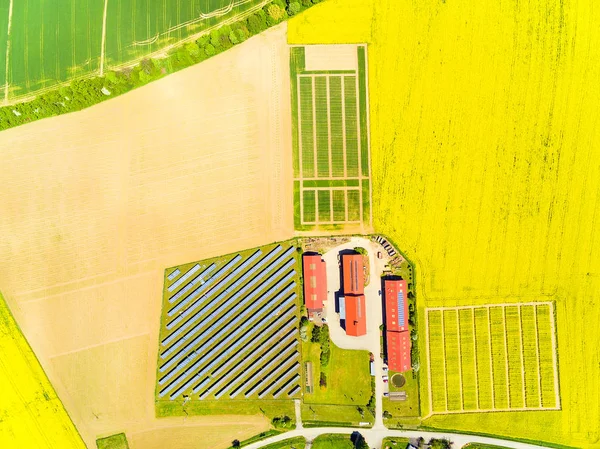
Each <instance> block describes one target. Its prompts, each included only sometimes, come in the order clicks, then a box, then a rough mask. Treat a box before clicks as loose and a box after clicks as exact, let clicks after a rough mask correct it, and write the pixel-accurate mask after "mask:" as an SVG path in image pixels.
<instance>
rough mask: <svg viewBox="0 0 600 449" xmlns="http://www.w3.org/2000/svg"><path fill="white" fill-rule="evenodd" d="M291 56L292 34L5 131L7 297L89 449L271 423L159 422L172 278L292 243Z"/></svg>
mask: <svg viewBox="0 0 600 449" xmlns="http://www.w3.org/2000/svg"><path fill="white" fill-rule="evenodd" d="M288 55H289V52H288V48H287V45H286V25H285V24H283V25H281V26H279V27H276V28H275V29H272V30H271V31H268V32H266V33H264V34H262V35H260V36H257V37H254V38H252V39H250V40H249V41H247V42H246V43H244V44H243V45H240V46H237V47H236V48H234V49H232V50H230V51H228V52H227V53H226V54H223V55H219V56H217V57H215V58H212V59H211V60H209V61H206V62H204V63H202V64H200V65H197V66H195V67H192V68H189V69H187V70H184V71H182V72H179V73H177V74H175V75H171V76H169V77H168V78H166V79H163V80H161V81H158V82H155V83H153V84H151V85H148V86H145V87H143V88H140V89H138V90H136V91H134V92H131V93H129V94H126V95H124V96H122V97H119V98H116V99H114V100H111V101H109V102H106V103H103V104H100V105H97V106H94V107H92V108H90V109H87V110H84V111H82V112H79V113H76V114H70V115H67V116H63V117H57V118H52V119H46V120H42V121H40V122H37V123H33V124H30V125H26V126H22V127H19V128H16V129H12V130H8V131H4V132H2V133H0V148H2V166H3V167H4V170H3V180H2V183H0V198H2V201H0V234H1V235H2V236H3V238H2V239H1V240H0V290H1V291H2V292H3V294H4V296H5V298H6V300H7V301H8V303H9V306H10V307H11V309H12V311H13V313H14V315H15V318H16V319H17V322H18V323H19V325H20V326H21V328H22V330H23V332H24V334H25V336H26V337H27V338H28V340H29V342H30V343H31V345H32V347H33V349H34V351H35V353H36V354H37V356H38V357H39V359H40V361H41V363H42V366H43V367H44V369H45V371H46V372H47V374H48V376H49V378H50V380H51V381H52V383H53V385H54V386H55V388H56V390H57V393H58V395H59V397H60V398H61V399H62V400H63V402H64V404H65V407H66V409H67V411H68V412H69V414H70V416H71V417H72V418H73V420H74V422H75V424H76V426H77V428H78V429H79V431H80V432H81V434H82V436H83V438H84V440H85V442H86V444H87V445H88V447H95V443H94V442H95V439H96V437H98V436H106V435H110V434H113V433H117V432H123V431H124V432H126V433H127V435H128V437H130V447H131V448H132V449H140V448H154V447H162V448H170V447H173V446H172V445H171V444H172V443H171V444H170V443H169V441H170V440H171V439H172V438H173V435H175V436H176V435H182V434H185V435H186V438H185V439H183V443H185V444H183V443H182V444H180V443H179V442H178V448H186V447H192V445H193V447H207V448H208V447H211V448H215V447H219V446H227V445H229V443H230V442H231V439H232V438H235V437H239V439H243V438H245V437H248V436H250V435H253V434H256V433H258V432H260V431H262V430H264V429H266V428H267V427H268V426H269V423H268V421H267V419H266V418H264V417H262V416H243V417H230V418H229V417H218V418H215V417H196V418H185V419H184V418H169V419H160V420H159V419H156V418H155V414H154V386H155V369H156V357H157V350H158V348H157V345H158V329H159V321H160V304H161V292H162V280H163V273H164V269H165V268H166V267H169V266H173V265H177V264H181V263H185V262H188V261H192V260H199V259H204V258H209V257H213V256H216V255H219V254H225V253H229V252H232V251H237V250H240V249H243V248H247V247H253V246H258V245H263V244H266V243H269V242H272V241H276V240H284V239H287V238H290V237H291V236H292V235H293V204H292V198H293V195H292V172H291V167H292V164H291V151H290V148H291V142H290V141H289V138H288V136H291V130H290V129H289V127H290V123H291V120H290V104H289V102H290V99H289V95H288V92H289V79H290V77H289V65H288V64H289V59H288V58H289V56H288ZM216 423H218V424H221V425H222V424H223V423H232V424H231V426H232V427H231V428H229V427H228V428H227V431H226V432H223V431H220V430H219V428H218V427H215V424H216ZM183 426H185V427H183ZM165 429H171V430H172V431H171V430H170V431H166V430H165ZM173 432H175V433H173Z"/></svg>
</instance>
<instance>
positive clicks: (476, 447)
mask: <svg viewBox="0 0 600 449" xmlns="http://www.w3.org/2000/svg"><path fill="white" fill-rule="evenodd" d="M464 448H468V449H506V447H505V446H493V445H491V444H479V443H469V444H465V445H464V446H463V449H464Z"/></svg>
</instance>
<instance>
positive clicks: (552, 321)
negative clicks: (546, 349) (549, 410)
mask: <svg viewBox="0 0 600 449" xmlns="http://www.w3.org/2000/svg"><path fill="white" fill-rule="evenodd" d="M550 330H551V340H552V367H553V368H554V397H555V402H554V406H555V407H556V408H557V409H560V392H559V391H558V360H557V355H556V351H557V347H556V320H555V317H554V303H553V302H551V303H550Z"/></svg>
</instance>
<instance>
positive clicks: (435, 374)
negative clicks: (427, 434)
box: [427, 310, 446, 412]
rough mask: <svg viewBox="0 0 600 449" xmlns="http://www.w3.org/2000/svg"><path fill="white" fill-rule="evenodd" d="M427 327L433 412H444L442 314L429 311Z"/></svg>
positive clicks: (444, 386) (444, 382) (444, 376)
mask: <svg viewBox="0 0 600 449" xmlns="http://www.w3.org/2000/svg"><path fill="white" fill-rule="evenodd" d="M427 319H428V326H429V363H430V366H431V370H430V373H429V375H430V377H431V380H430V382H431V389H432V392H431V394H432V399H431V400H432V405H433V411H434V412H444V411H446V373H445V360H444V331H443V328H442V312H441V311H439V310H431V311H429V312H428V314H427Z"/></svg>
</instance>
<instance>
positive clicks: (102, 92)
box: [0, 0, 322, 130]
mask: <svg viewBox="0 0 600 449" xmlns="http://www.w3.org/2000/svg"><path fill="white" fill-rule="evenodd" d="M321 1H322V0H295V1H293V0H272V1H271V2H269V3H268V4H266V5H265V6H264V7H263V8H262V9H259V10H258V11H256V12H255V13H253V14H251V15H249V16H248V17H246V18H244V19H241V20H239V21H237V22H235V23H233V24H231V25H224V26H221V27H220V28H217V29H214V30H212V31H211V32H210V33H207V34H204V35H202V36H201V37H200V38H198V39H197V40H196V41H193V42H187V43H184V44H181V45H179V46H177V47H176V48H174V49H173V50H172V51H170V52H169V54H168V55H167V56H166V57H164V58H156V59H153V58H146V59H143V60H142V61H141V62H140V63H139V64H137V65H135V66H133V67H129V68H125V69H122V70H114V71H108V72H106V73H105V74H104V76H93V77H89V78H82V79H76V80H73V81H71V82H70V83H69V85H67V86H62V87H57V88H56V89H53V90H50V91H48V92H45V93H43V94H40V95H38V96H37V97H36V98H34V99H33V100H30V101H27V102H23V103H19V104H15V105H10V106H4V107H1V108H0V130H1V129H8V128H12V127H15V126H19V125H23V124H25V123H30V122H33V121H35V120H39V119H42V118H46V117H52V116H56V115H60V114H66V113H69V112H75V111H79V110H81V109H84V108H86V107H89V106H92V105H94V104H97V103H100V102H102V101H104V100H107V99H109V98H113V97H116V96H118V95H122V94H124V93H126V92H129V91H130V90H133V89H135V88H137V87H140V86H143V85H145V84H148V83H150V82H152V81H155V80H157V79H160V78H163V77H164V76H166V75H168V74H170V73H174V72H177V71H179V70H182V69H184V68H186V67H190V66H192V65H194V64H197V63H199V62H202V61H204V60H206V59H208V58H211V57H213V56H215V55H217V54H219V53H221V52H223V51H225V50H228V49H230V48H231V47H233V46H234V45H237V44H240V43H242V42H244V41H245V40H247V39H248V38H250V37H251V36H254V35H256V34H258V33H261V32H262V31H265V30H266V29H268V28H269V27H272V26H274V25H277V24H279V23H281V22H283V21H285V20H287V19H288V18H289V17H291V16H294V15H296V14H298V13H300V12H302V11H304V10H305V9H307V8H309V7H311V6H312V5H314V4H316V3H320V2H321Z"/></svg>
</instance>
